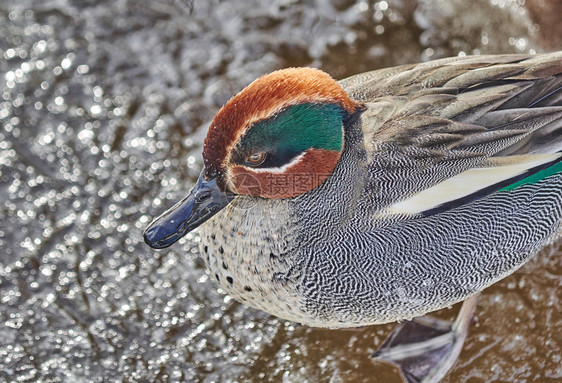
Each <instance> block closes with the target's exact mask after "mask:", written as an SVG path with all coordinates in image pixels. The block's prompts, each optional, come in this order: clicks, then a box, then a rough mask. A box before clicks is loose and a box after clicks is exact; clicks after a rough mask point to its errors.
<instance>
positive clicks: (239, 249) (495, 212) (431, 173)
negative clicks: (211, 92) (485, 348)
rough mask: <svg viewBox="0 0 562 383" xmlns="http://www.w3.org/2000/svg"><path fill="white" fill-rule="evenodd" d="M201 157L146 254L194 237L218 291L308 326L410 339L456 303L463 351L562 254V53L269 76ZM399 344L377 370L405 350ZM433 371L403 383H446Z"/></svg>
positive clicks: (215, 124) (225, 120) (149, 238)
mask: <svg viewBox="0 0 562 383" xmlns="http://www.w3.org/2000/svg"><path fill="white" fill-rule="evenodd" d="M202 156H203V164H204V167H203V169H202V171H201V174H200V176H199V179H198V180H197V183H196V185H195V187H194V188H193V190H192V191H191V192H190V193H188V194H187V196H186V197H185V198H184V199H182V200H181V201H179V202H178V203H177V204H176V205H175V206H173V207H172V208H170V209H169V210H167V211H166V212H164V213H163V214H162V215H160V216H159V217H158V218H156V219H155V220H154V221H153V222H152V223H150V225H149V226H148V227H147V228H146V230H145V232H144V240H145V242H146V243H147V244H148V245H149V246H151V247H152V248H154V249H163V248H166V247H168V246H171V245H172V244H173V243H175V242H176V241H177V240H179V239H180V238H181V237H183V236H184V235H186V234H187V233H189V232H191V231H193V230H195V229H197V228H198V230H199V235H200V244H199V245H200V254H201V256H202V257H203V259H204V261H205V263H206V267H207V269H208V271H209V273H210V275H211V276H212V278H214V279H215V280H216V282H217V283H218V284H219V285H220V287H221V288H222V289H224V290H225V291H226V292H227V293H228V294H229V295H230V296H232V297H233V298H235V299H236V300H238V301H240V302H242V303H244V304H245V305H247V306H250V307H252V308H255V309H259V310H263V311H265V312H268V313H270V314H272V315H274V316H277V317H279V318H282V319H285V320H290V321H294V322H297V323H300V324H303V325H307V326H312V327H325V328H346V327H360V326H367V325H376V324H382V323H389V322H403V323H409V322H410V320H412V319H413V318H420V317H422V318H423V316H424V315H425V314H427V313H429V312H432V311H436V310H439V309H442V308H446V307H450V306H451V305H453V304H455V303H458V302H462V301H464V302H470V305H469V306H470V307H468V308H466V309H465V310H461V312H463V311H464V312H466V313H468V314H467V315H464V317H465V318H464V320H463V321H460V322H459V320H457V322H456V323H455V324H454V325H452V326H449V327H447V328H446V329H447V330H451V329H452V330H455V331H457V330H458V329H459V328H462V329H464V330H465V332H464V334H466V328H467V325H466V323H467V320H468V321H469V319H466V318H469V317H470V316H471V314H472V313H473V311H474V307H475V301H476V297H477V295H478V294H479V292H481V291H482V290H484V289H485V288H487V287H488V286H490V285H492V284H494V283H496V282H497V281H499V280H501V279H502V278H505V277H506V276H508V275H510V274H511V273H513V272H514V271H516V270H517V269H518V268H519V267H521V266H522V265H523V264H524V263H525V262H527V261H528V260H529V259H531V258H532V257H533V256H534V255H536V254H537V253H538V252H539V251H540V250H541V249H542V248H543V247H545V246H546V245H548V244H550V243H552V242H554V241H556V239H557V238H559V237H560V233H561V227H562V225H561V223H562V52H554V53H547V54H536V55H526V54H511V55H509V54H508V55H482V56H465V57H452V58H445V59H439V60H435V61H430V62H424V63H419V64H408V65H402V66H397V67H393V68H386V69H379V70H374V71H370V72H366V73H361V74H357V75H354V76H351V77H349V78H346V79H343V80H341V81H336V80H334V79H333V78H332V77H331V76H330V75H329V74H327V73H325V72H323V71H321V70H319V69H314V68H287V69H281V70H277V71H274V72H272V73H269V74H266V75H263V76H261V77H259V78H258V79H256V80H255V81H254V82H252V83H251V84H250V85H248V86H247V87H246V88H244V89H243V90H241V91H240V92H239V93H238V94H236V95H235V96H233V97H232V98H231V99H230V100H229V101H228V102H227V103H226V104H225V105H224V106H223V107H222V108H221V109H220V110H219V111H218V113H217V114H216V115H215V117H214V119H213V120H212V122H211V124H210V127H209V130H208V133H207V136H206V138H205V141H204V145H203V153H202ZM463 308H464V306H463ZM404 321H406V322H404ZM412 323H413V322H412ZM418 325H419V323H418ZM425 325H428V326H429V327H431V328H436V327H440V326H441V324H440V323H437V324H436V323H435V322H433V323H429V324H428V323H425ZM440 328H442V326H441V327H440ZM407 332H408V331H404V329H402V334H404V333H407ZM397 334H398V333H397ZM397 334H394V335H393V336H391V338H389V340H388V341H387V342H386V343H385V345H383V348H382V351H381V352H380V353H384V351H385V350H386V351H388V347H389V345H390V346H394V348H396V347H399V348H400V347H402V346H403V345H404V341H403V340H402V338H401V337H400V336H398V335H399V334H398V335H397ZM438 335H442V333H441V332H440V333H439V334H438ZM422 338H423V340H424V341H425V340H427V339H426V338H425V337H422ZM464 338H465V335H462V336H458V333H457V334H456V336H453V337H452V338H451V337H449V338H447V339H449V341H450V340H451V339H453V340H455V339H456V340H457V341H458V340H459V339H460V343H461V344H462V342H463V341H464ZM419 339H420V338H416V339H414V341H413V344H417V343H416V342H418V340H419ZM457 344H458V342H457ZM416 347H417V346H416ZM416 347H414V348H416ZM417 348H418V349H419V347H417ZM437 348H438V349H442V347H441V346H439V347H437ZM453 348H455V350H457V351H455V353H456V354H458V350H459V347H457V346H455V347H453ZM386 353H387V354H389V355H390V354H393V353H392V352H390V353H389V352H386ZM407 355H409V356H407V357H402V358H401V359H400V358H398V359H400V360H402V361H404V360H409V359H408V358H410V357H411V355H412V354H407ZM390 359H392V357H389V360H390ZM394 361H395V362H396V361H397V359H394ZM425 362H427V358H426V359H425ZM425 362H424V363H425ZM402 364H403V365H404V364H407V363H402ZM441 364H442V365H441V367H439V368H441V370H443V369H444V370H445V372H443V371H440V372H438V373H435V372H434V373H428V372H427V371H425V372H424V373H423V374H422V375H423V376H421V377H420V376H412V372H411V371H410V372H408V371H406V373H405V374H406V375H408V374H409V377H407V380H408V381H438V380H439V379H441V378H442V376H444V375H443V374H445V373H446V370H448V369H449V368H450V366H451V360H450V358H449V359H448V360H447V362H443V363H441ZM443 366H445V367H443ZM428 374H429V375H428ZM432 374H433V375H432ZM427 376H430V377H429V378H428V377H427ZM424 379H425V380H424Z"/></svg>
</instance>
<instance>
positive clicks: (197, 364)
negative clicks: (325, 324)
mask: <svg viewBox="0 0 562 383" xmlns="http://www.w3.org/2000/svg"><path fill="white" fill-rule="evenodd" d="M266 4H268V5H266ZM561 8H562V6H561V5H560V2H556V1H548V0H543V1H528V2H527V4H526V5H525V2H524V1H523V0H519V1H512V0H489V1H484V0H478V1H470V2H469V1H464V0H454V1H439V0H426V1H419V2H418V1H414V0H388V1H378V2H375V1H354V0H334V1H328V0H316V1H308V2H299V1H291V0H274V1H271V2H262V1H258V0H253V1H213V0H206V1H187V0H185V1H184V0H160V1H158V0H157V1H150V0H142V1H127V0H117V1H109V0H96V1H72V0H49V1H40V0H37V1H29V0H27V1H26V0H17V1H14V0H4V1H2V3H1V4H0V92H1V94H2V96H1V98H0V122H1V130H0V305H1V306H0V307H1V308H0V381H6V382H12V381H15V382H36V381H38V382H60V381H62V382H91V381H94V382H108V381H118V382H141V381H159V382H160V381H162V382H180V381H182V382H258V381H271V382H281V381H282V382H316V381H324V382H363V381H373V382H390V381H397V378H396V377H395V374H394V371H393V370H392V369H391V368H388V367H386V366H384V365H378V364H375V363H373V362H371V361H370V360H369V358H368V355H369V353H370V352H372V351H373V350H374V349H375V348H376V346H377V345H379V344H380V343H381V342H382V340H383V339H384V337H385V336H386V335H387V334H388V333H389V331H390V330H391V329H392V327H393V325H385V326H377V327H369V328H362V329H356V330H346V331H330V330H318V329H309V328H305V327H301V326H298V325H296V324H293V323H289V322H285V321H281V320H278V319H276V318H273V317H271V316H269V315H267V314H265V313H261V312H258V311H255V310H252V309H248V308H245V307H244V306H242V305H240V304H238V303H236V302H234V301H232V300H231V299H230V298H229V297H228V296H226V295H224V294H223V293H222V292H221V291H220V290H219V291H217V289H216V286H215V285H214V283H213V281H211V280H210V279H209V278H208V276H207V274H206V273H205V270H204V266H203V263H202V261H201V259H199V258H198V254H197V250H196V244H197V241H198V238H197V235H192V234H191V235H188V236H187V237H186V238H185V239H184V240H182V241H181V242H180V244H179V245H178V246H175V247H173V248H172V249H170V250H165V251H153V250H151V249H149V248H148V247H147V246H146V245H145V244H144V243H143V242H142V230H143V228H144V227H145V226H146V224H147V223H148V222H149V221H150V219H151V217H154V216H155V215H157V214H158V213H160V212H161V211H162V210H163V208H164V207H168V206H170V205H171V204H172V203H173V201H176V200H177V199H178V198H180V197H181V196H183V195H184V194H185V193H186V192H187V191H188V190H189V189H190V186H191V185H192V184H193V182H194V180H195V178H196V176H197V174H198V172H199V169H200V166H201V157H200V150H201V143H202V139H203V137H204V134H205V130H206V127H207V126H208V123H209V120H210V119H211V118H212V116H213V114H214V113H215V112H216V111H217V109H218V108H219V107H220V106H221V105H222V104H223V103H224V102H225V101H226V100H227V99H228V98H229V97H230V96H232V95H233V94H234V93H235V92H237V91H238V90H240V89H241V88H242V87H243V86H245V85H247V84H248V83H249V82H250V81H252V80H253V79H254V78H256V77H258V76H259V75H261V74H263V73H265V72H268V71H271V70H274V69H277V68H282V67H286V66H295V65H309V66H317V67H320V68H322V69H324V70H326V71H328V72H330V73H331V74H332V75H334V76H335V77H337V78H343V77H345V76H347V75H351V74H354V73H357V72H361V71H365V70H369V69H375V68H380V67H383V66H390V65H395V64H402V63H407V62H418V61H423V60H430V59H435V58H439V57H444V56H449V55H457V54H483V53H506V52H541V51H545V50H553V49H560V48H561V46H560V45H561V38H560V36H561V35H562V34H561V29H560V24H559V17H556V16H554V15H560V14H562V9H561ZM561 245H562V244H561V243H559V244H555V245H553V246H552V247H549V248H547V249H545V250H544V251H543V252H542V253H541V254H540V255H539V256H538V257H536V258H535V259H534V260H533V261H531V262H530V263H529V264H527V265H526V266H525V267H524V268H522V269H521V270H520V271H518V272H517V273H515V274H514V275H512V276H510V277H508V278H506V279H505V280H503V281H501V282H500V283H498V284H496V285H495V286H493V287H491V288H489V289H488V290H486V291H485V292H484V293H483V294H482V297H481V299H480V302H479V306H478V309H477V314H476V319H475V324H474V326H473V328H472V331H471V333H470V336H469V338H468V340H467V342H466V347H465V349H464V351H463V353H462V354H461V357H460V360H459V362H458V364H457V365H456V367H455V369H454V371H453V372H452V374H451V375H450V376H449V377H448V378H447V381H450V382H489V381H495V382H535V381H540V382H545V381H552V382H555V381H561V380H562V367H561V365H562V335H561V333H560V327H561V326H562V319H561V317H562V316H561V313H562V308H561V305H560V296H561V292H562V287H561V286H562V257H561V256H560V255H561V253H560V246H561ZM457 310H458V307H454V308H452V309H451V310H443V311H441V312H439V313H438V314H437V315H438V316H439V317H441V318H453V317H454V314H455V313H456V311H457Z"/></svg>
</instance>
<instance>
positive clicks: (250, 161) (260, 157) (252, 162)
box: [246, 152, 267, 167]
mask: <svg viewBox="0 0 562 383" xmlns="http://www.w3.org/2000/svg"><path fill="white" fill-rule="evenodd" d="M266 157H267V156H266V154H265V153H264V152H259V153H254V154H252V155H251V156H249V157H248V158H246V164H247V165H249V166H253V167H256V166H260V165H261V164H263V162H264V161H265V158H266Z"/></svg>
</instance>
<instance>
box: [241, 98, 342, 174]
mask: <svg viewBox="0 0 562 383" xmlns="http://www.w3.org/2000/svg"><path fill="white" fill-rule="evenodd" d="M344 115H345V111H344V109H343V108H342V107H341V106H340V105H339V104H328V103H303V104H298V105H291V106H288V107H287V108H285V109H283V110H282V111H280V112H278V113H276V114H275V115H274V116H272V117H270V118H268V119H266V120H262V121H259V122H257V123H255V124H254V125H253V126H252V127H250V129H249V130H248V132H247V133H246V134H245V135H244V136H243V137H242V139H241V141H240V142H239V143H238V145H237V146H236V149H235V155H234V160H235V161H236V162H238V163H244V161H245V159H246V158H247V157H248V156H250V155H252V154H254V153H257V152H265V153H267V160H266V161H265V162H264V163H263V164H262V165H261V166H260V167H279V166H283V165H284V164H286V163H288V162H290V161H291V159H293V158H294V157H296V156H297V155H299V154H300V153H302V152H304V151H306V150H308V149H324V150H329V151H337V152H340V151H341V150H342V148H343V126H342V125H343V122H342V120H343V118H344Z"/></svg>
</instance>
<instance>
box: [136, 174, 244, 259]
mask: <svg viewBox="0 0 562 383" xmlns="http://www.w3.org/2000/svg"><path fill="white" fill-rule="evenodd" d="M203 173H204V172H201V175H200V176H199V179H198V180H197V184H196V185H195V187H194V188H193V190H192V191H191V193H190V194H189V195H188V196H187V197H185V198H184V199H183V200H181V201H180V202H178V203H177V204H176V205H175V206H174V207H172V208H171V209H169V210H168V211H166V212H165V213H164V214H162V215H161V216H160V217H158V218H156V219H155V220H154V221H152V223H151V224H150V225H148V227H147V228H146V230H145V231H144V241H145V242H146V243H147V244H148V245H149V246H150V247H152V248H154V249H163V248H165V247H168V246H170V245H172V244H173V243H174V242H176V241H177V240H178V239H180V238H181V237H183V236H184V235H186V234H187V233H189V232H190V231H191V230H193V229H195V228H197V227H198V226H199V225H201V224H202V223H203V222H205V221H206V220H208V219H209V218H211V217H212V216H213V215H215V214H216V213H217V212H218V211H220V210H221V209H222V208H224V207H225V206H226V205H228V204H229V203H230V201H232V199H233V198H234V195H229V194H226V193H224V192H222V191H221V190H220V189H219V187H218V186H217V180H216V178H212V179H208V180H207V179H205V176H204V175H203Z"/></svg>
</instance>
